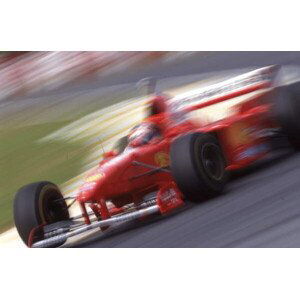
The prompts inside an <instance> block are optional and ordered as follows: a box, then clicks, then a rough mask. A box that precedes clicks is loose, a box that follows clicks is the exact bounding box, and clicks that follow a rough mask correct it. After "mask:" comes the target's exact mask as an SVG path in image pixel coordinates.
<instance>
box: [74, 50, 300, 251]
mask: <svg viewBox="0 0 300 299" xmlns="http://www.w3.org/2000/svg"><path fill="white" fill-rule="evenodd" d="M274 63H277V64H285V65H299V64H300V52H250V53H249V52H248V53H247V52H227V53H226V52H225V53H217V54H215V55H211V56H208V57H207V58H206V59H204V60H202V61H200V62H198V65H196V64H197V63H196V62H194V63H191V62H190V63H187V64H185V68H184V69H182V72H180V71H179V69H178V68H176V67H172V69H171V70H169V73H168V72H167V71H166V70H164V73H163V75H164V76H167V75H170V74H172V75H173V76H174V75H176V74H178V75H182V74H183V73H185V74H187V72H188V69H189V66H190V73H196V69H197V71H198V72H199V73H201V72H212V71H217V70H225V69H234V68H243V67H252V66H253V67H255V66H264V65H268V64H274ZM176 70H177V71H178V73H176ZM76 247H148V248H149V247H150V248H153V247H165V248H170V247H300V153H297V152H294V151H293V150H291V149H289V148H288V147H287V148H281V149H279V150H277V151H274V153H273V154H272V155H270V156H269V157H268V158H267V159H265V160H264V161H261V162H260V163H257V164H256V165H254V166H253V167H251V168H249V169H248V170H246V171H243V172H239V173H234V174H233V175H232V178H231V180H230V182H229V183H228V186H227V189H226V192H225V194H224V195H222V196H219V197H218V198H215V199H213V200H209V201H206V202H202V203H199V204H193V203H188V204H187V205H186V206H185V207H184V208H182V209H181V210H179V211H177V212H175V213H173V214H172V215H169V216H164V217H161V216H159V217H154V218H151V219H149V220H147V221H144V222H133V223H129V224H127V225H125V226H121V227H119V228H116V229H114V230H112V231H110V232H107V233H106V234H104V235H102V236H99V235H97V234H95V235H93V236H92V237H90V238H89V239H87V240H85V241H83V242H81V243H77V245H76Z"/></svg>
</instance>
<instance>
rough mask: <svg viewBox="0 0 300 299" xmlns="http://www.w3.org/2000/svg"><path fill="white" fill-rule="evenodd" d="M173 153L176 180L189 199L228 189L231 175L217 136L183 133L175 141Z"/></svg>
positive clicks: (212, 194)
mask: <svg viewBox="0 0 300 299" xmlns="http://www.w3.org/2000/svg"><path fill="white" fill-rule="evenodd" d="M170 157H171V172H172V175H173V177H174V180H175V182H176V184H177V185H178V187H179V189H180V190H181V192H182V193H183V194H184V195H185V197H187V199H189V200H191V201H200V200H202V199H205V198H211V197H213V196H216V195H218V194H220V193H222V191H223V190H224V187H225V184H226V181H227V177H228V175H227V172H226V170H225V167H226V162H225V159H224V156H223V153H222V150H221V148H220V145H219V143H218V140H217V139H216V138H215V137H214V136H212V135H209V134H204V133H193V134H189V135H184V136H181V137H179V138H177V139H176V140H175V141H174V142H173V144H172V145H171V151H170Z"/></svg>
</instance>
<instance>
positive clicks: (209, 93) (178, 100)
mask: <svg viewBox="0 0 300 299" xmlns="http://www.w3.org/2000/svg"><path fill="white" fill-rule="evenodd" d="M279 70H280V66H278V65H271V66H266V67H263V68H260V69H257V70H254V71H251V72H248V73H245V74H243V75H239V76H236V77H234V78H231V79H229V80H226V81H223V82H220V83H217V84H213V85H211V86H207V87H204V88H199V89H196V90H192V91H189V92H186V93H184V94H181V95H179V96H176V97H174V98H173V99H172V103H171V107H172V110H173V111H176V110H177V111H179V110H181V111H182V110H184V111H186V112H189V111H193V110H198V109H201V108H204V107H207V106H211V105H214V104H217V103H220V102H224V101H226V100H230V99H233V98H235V97H239V96H242V95H245V94H248V93H251V92H254V91H258V90H262V89H265V88H270V87H272V86H274V83H275V78H276V76H277V74H278V72H279Z"/></svg>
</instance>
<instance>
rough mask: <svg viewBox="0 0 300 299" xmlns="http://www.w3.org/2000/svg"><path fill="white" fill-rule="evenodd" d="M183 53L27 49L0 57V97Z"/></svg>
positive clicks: (52, 86)
mask: <svg viewBox="0 0 300 299" xmlns="http://www.w3.org/2000/svg"><path fill="white" fill-rule="evenodd" d="M184 53H185V52H117V51H115V52H27V53H23V54H22V55H16V56H12V58H10V59H2V61H1V60H0V100H1V99H3V98H7V97H11V96H19V95H27V94H30V93H32V92H34V91H37V90H41V89H55V88H57V87H58V86H61V85H63V84H66V83H69V82H71V81H74V80H80V79H83V78H85V77H88V76H95V77H98V76H99V75H102V74H107V73H114V72H119V71H122V70H125V69H130V68H134V67H136V66H139V65H144V64H147V63H150V62H152V61H155V60H158V59H161V58H165V57H166V58H167V59H169V58H170V57H176V56H178V55H180V54H184Z"/></svg>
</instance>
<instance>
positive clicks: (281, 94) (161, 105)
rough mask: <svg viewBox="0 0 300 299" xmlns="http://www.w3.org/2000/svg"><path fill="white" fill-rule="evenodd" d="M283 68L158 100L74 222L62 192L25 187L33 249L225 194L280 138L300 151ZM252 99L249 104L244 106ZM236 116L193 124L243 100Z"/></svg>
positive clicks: (297, 109) (21, 194) (292, 88)
mask: <svg viewBox="0 0 300 299" xmlns="http://www.w3.org/2000/svg"><path fill="white" fill-rule="evenodd" d="M279 73H280V67H278V66H269V67H265V68H261V69H258V70H255V71H251V72H249V73H246V74H244V75H241V76H238V77H235V78H233V79H230V80H227V81H225V82H222V83H218V84H214V85H212V86H209V87H206V88H203V89H201V90H198V91H197V93H196V94H190V95H188V96H187V97H183V98H176V97H175V98H169V97H168V96H165V95H156V96H154V97H153V98H152V99H151V100H150V107H149V115H148V117H147V118H146V119H145V120H144V121H143V122H142V123H141V124H140V125H139V126H137V127H135V128H133V129H132V131H131V132H130V133H129V135H128V136H125V137H123V138H121V139H120V140H119V141H118V143H117V145H116V146H115V147H114V148H113V150H112V151H110V152H108V153H106V154H105V156H104V159H103V160H102V161H101V162H100V163H99V166H98V167H97V168H96V169H94V170H93V171H91V173H90V174H89V175H88V176H87V177H86V179H85V183H84V184H83V185H82V186H81V187H80V188H79V190H78V193H77V195H76V197H75V198H74V200H75V201H77V203H78V204H79V206H80V208H81V213H80V215H78V216H76V217H70V215H69V212H68V208H69V206H70V205H67V203H66V200H67V199H69V198H64V197H63V195H62V193H61V192H60V190H59V189H58V187H57V186H56V185H55V184H53V183H50V182H38V183H33V184H29V185H26V186H24V187H22V188H21V189H20V190H19V191H18V192H17V194H16V197H15V201H14V218H15V224H16V227H17V230H18V232H19V235H20V237H21V238H22V240H23V241H24V242H25V243H26V244H27V245H28V246H29V247H58V246H60V245H62V244H64V243H65V242H66V241H67V239H68V238H70V237H72V236H75V235H78V234H81V233H83V232H86V231H89V230H92V229H95V228H99V229H101V230H102V231H103V230H106V229H107V228H108V227H110V226H112V225H114V224H116V223H120V222H125V221H128V220H133V219H144V218H145V217H146V216H148V215H150V214H155V213H161V214H165V213H168V212H170V211H172V210H174V209H176V208H178V207H180V206H181V205H183V204H184V202H185V201H186V200H192V201H200V200H202V199H203V198H211V197H213V196H216V195H218V194H220V193H222V191H223V190H224V187H225V185H226V181H227V178H228V174H229V173H230V172H231V171H233V170H237V169H242V168H245V167H247V166H249V165H251V164H253V163H254V162H255V161H258V160H260V159H263V158H264V157H265V156H266V155H267V154H268V153H269V152H270V151H271V150H272V146H271V145H272V140H273V138H275V137H277V136H279V135H284V136H286V138H287V140H288V141H289V142H290V144H291V145H292V146H294V147H295V148H299V147H300V119H299V115H300V102H299V100H300V82H299V83H298V82H296V83H292V84H289V85H281V86H279V85H276V83H275V82H276V80H275V79H276V78H277V77H278V76H277V75H278V74H279ZM241 97H247V99H246V100H245V101H242V102H241V101H238V99H241ZM235 99H237V103H236V105H235V106H234V110H233V111H234V112H233V113H232V114H231V115H229V116H227V117H225V118H223V119H221V120H218V121H214V122H212V123H204V122H202V121H201V119H199V120H197V119H196V120H195V119H194V120H192V119H191V118H190V114H191V113H193V111H195V110H198V109H202V108H204V107H208V106H210V105H213V104H217V103H220V102H223V101H226V100H235Z"/></svg>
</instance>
